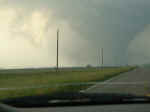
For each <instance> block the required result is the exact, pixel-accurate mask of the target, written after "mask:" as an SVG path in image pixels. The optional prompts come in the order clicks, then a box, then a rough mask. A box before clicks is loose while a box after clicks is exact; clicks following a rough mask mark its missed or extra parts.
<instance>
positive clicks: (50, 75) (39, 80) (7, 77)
mask: <svg viewBox="0 0 150 112" xmlns="http://www.w3.org/2000/svg"><path fill="white" fill-rule="evenodd" d="M134 68H135V67H120V68H105V69H103V70H98V69H95V68H93V69H92V68H91V69H84V70H77V71H76V70H69V71H68V70H64V71H59V72H55V71H38V70H37V71H34V72H33V71H30V72H15V73H12V72H11V73H10V72H0V88H22V87H31V86H36V87H38V86H41V85H45V86H47V85H48V86H50V85H55V84H60V86H50V87H48V88H35V89H33V88H29V89H16V90H0V100H1V99H6V98H15V97H21V96H33V95H50V94H53V93H56V92H62V91H79V90H82V89H86V88H87V87H89V86H91V84H89V85H69V86H62V84H64V83H81V82H84V83H86V82H96V81H104V80H107V79H109V78H112V77H114V76H116V75H119V74H120V73H123V72H127V71H130V70H132V69H134Z"/></svg>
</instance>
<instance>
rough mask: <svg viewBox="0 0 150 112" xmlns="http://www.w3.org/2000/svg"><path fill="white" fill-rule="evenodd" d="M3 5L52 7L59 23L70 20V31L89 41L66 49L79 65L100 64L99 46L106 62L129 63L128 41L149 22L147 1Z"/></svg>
mask: <svg viewBox="0 0 150 112" xmlns="http://www.w3.org/2000/svg"><path fill="white" fill-rule="evenodd" d="M3 4H5V5H3V6H6V7H17V8H22V9H26V10H28V11H32V10H41V9H44V10H45V11H47V12H48V11H49V10H51V11H52V12H53V16H55V18H56V19H57V21H58V22H59V20H64V21H67V22H68V24H69V25H70V26H71V30H70V31H75V32H76V33H77V34H78V36H79V38H82V40H85V41H88V44H87V45H85V46H84V47H83V49H81V46H80V45H79V46H78V43H75V44H74V45H72V46H69V47H73V48H70V49H71V50H72V51H71V50H70V53H68V52H69V51H68V52H65V54H67V56H66V57H67V58H68V59H70V60H74V62H75V63H76V64H81V63H85V64H87V63H92V64H97V61H96V60H97V55H98V53H97V52H98V51H99V49H100V48H104V55H105V56H104V58H105V64H106V65H116V64H119V65H124V64H127V63H128V58H129V57H130V56H129V55H130V54H128V50H129V49H128V46H129V44H131V41H134V40H136V39H135V38H136V37H137V34H139V32H143V31H144V30H145V26H146V25H147V24H149V23H150V21H149V20H150V13H149V11H150V8H149V6H150V1H147V0H82V1H81V0H13V1H10V0H6V1H4V3H3ZM28 11H27V12H28ZM26 14H27V13H26ZM65 36H66V35H65ZM74 38H76V37H74ZM79 41H80V40H79ZM135 43H136V42H135ZM83 52H84V53H83ZM148 57H149V56H148Z"/></svg>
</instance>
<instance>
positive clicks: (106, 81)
mask: <svg viewBox="0 0 150 112" xmlns="http://www.w3.org/2000/svg"><path fill="white" fill-rule="evenodd" d="M135 70H136V69H134V70H132V71H135ZM129 72H131V71H129ZM126 73H128V72H126ZM123 74H125V73H121V74H119V75H117V76H115V77H112V78H110V79H108V80H105V81H104V83H108V82H111V81H112V80H115V79H117V78H119V77H121V76H122V75H123ZM100 83H101V82H100ZM96 86H97V84H95V85H93V86H91V87H89V88H87V89H85V90H81V91H80V92H86V91H89V90H90V89H93V88H95V87H96Z"/></svg>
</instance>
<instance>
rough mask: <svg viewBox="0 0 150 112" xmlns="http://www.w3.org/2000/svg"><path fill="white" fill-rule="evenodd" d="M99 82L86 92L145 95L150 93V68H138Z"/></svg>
mask: <svg viewBox="0 0 150 112" xmlns="http://www.w3.org/2000/svg"><path fill="white" fill-rule="evenodd" d="M105 83H106V84H97V85H95V86H93V87H91V88H89V89H87V90H86V92H98V93H100V92H106V93H133V94H137V95H145V94H148V93H150V68H138V69H135V70H133V71H130V72H127V73H123V74H121V75H119V76H117V77H114V78H112V79H110V80H108V81H106V82H105Z"/></svg>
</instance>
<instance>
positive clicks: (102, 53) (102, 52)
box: [101, 48, 104, 68]
mask: <svg viewBox="0 0 150 112" xmlns="http://www.w3.org/2000/svg"><path fill="white" fill-rule="evenodd" d="M103 55H104V51H103V48H101V58H102V59H101V61H102V63H101V68H103V64H104V56H103Z"/></svg>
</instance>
